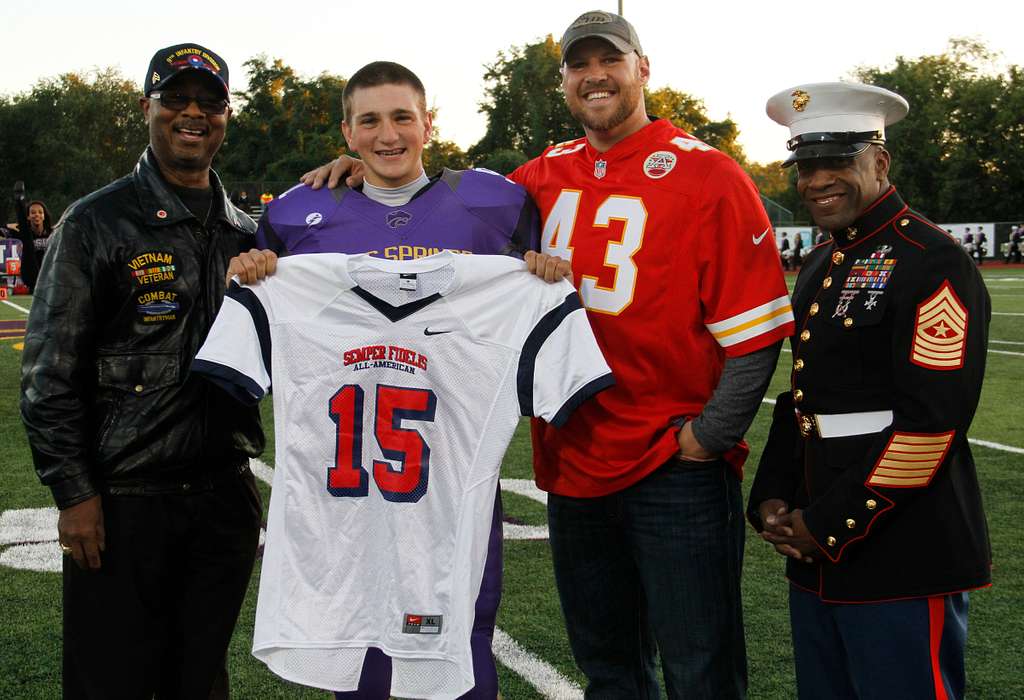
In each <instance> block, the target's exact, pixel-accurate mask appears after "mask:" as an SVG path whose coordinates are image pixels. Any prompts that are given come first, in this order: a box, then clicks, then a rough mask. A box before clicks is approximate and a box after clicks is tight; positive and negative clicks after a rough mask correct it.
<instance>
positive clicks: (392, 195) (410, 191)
mask: <svg viewBox="0 0 1024 700" xmlns="http://www.w3.org/2000/svg"><path fill="white" fill-rule="evenodd" d="M428 184H430V178H429V177H427V174H426V173H425V172H423V171H422V170H421V171H420V176H419V177H418V178H416V179H415V180H413V181H412V182H409V183H406V184H404V185H402V186H401V187H377V186H375V185H371V184H370V183H369V182H365V181H364V182H363V194H364V195H366V196H367V197H369V198H370V199H372V200H373V201H375V202H378V203H380V204H383V205H385V206H389V207H400V206H402V205H403V204H408V203H409V200H411V199H412V198H413V195H415V194H416V193H417V192H419V191H420V190H421V189H423V187H424V185H428Z"/></svg>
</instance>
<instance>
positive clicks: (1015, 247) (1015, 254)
mask: <svg viewBox="0 0 1024 700" xmlns="http://www.w3.org/2000/svg"><path fill="white" fill-rule="evenodd" d="M1022 243H1024V224H1017V225H1016V226H1014V227H1013V228H1012V229H1010V245H1009V247H1008V248H1007V249H1006V258H1005V259H1004V262H1005V263H1006V264H1010V263H1011V262H1013V263H1017V264H1018V265H1019V264H1020V260H1021V253H1020V248H1021V244H1022Z"/></svg>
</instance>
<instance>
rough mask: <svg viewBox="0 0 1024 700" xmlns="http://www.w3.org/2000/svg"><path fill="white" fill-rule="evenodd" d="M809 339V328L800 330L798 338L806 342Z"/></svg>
mask: <svg viewBox="0 0 1024 700" xmlns="http://www.w3.org/2000/svg"><path fill="white" fill-rule="evenodd" d="M810 339H811V332H810V331H809V330H803V331H801V332H800V340H802V341H804V342H807V341H808V340H810Z"/></svg>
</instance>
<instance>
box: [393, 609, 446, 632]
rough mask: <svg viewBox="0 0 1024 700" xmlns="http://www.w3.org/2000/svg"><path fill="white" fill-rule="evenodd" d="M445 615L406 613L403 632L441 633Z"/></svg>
mask: <svg viewBox="0 0 1024 700" xmlns="http://www.w3.org/2000/svg"><path fill="white" fill-rule="evenodd" d="M443 620H444V616H443V615H414V614H411V613H406V615H405V624H404V625H402V632H404V633H405V634H441V623H442V622H443Z"/></svg>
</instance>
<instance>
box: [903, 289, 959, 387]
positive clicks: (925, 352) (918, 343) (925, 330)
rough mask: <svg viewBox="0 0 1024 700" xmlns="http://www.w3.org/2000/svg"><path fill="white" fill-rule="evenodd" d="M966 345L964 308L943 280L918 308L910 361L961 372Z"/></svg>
mask: <svg viewBox="0 0 1024 700" xmlns="http://www.w3.org/2000/svg"><path fill="white" fill-rule="evenodd" d="M966 344H967V309H966V308H964V305H963V303H962V302H961V301H960V299H959V298H958V297H957V295H956V292H954V291H953V287H952V286H951V285H950V284H949V280H946V281H945V282H943V283H942V286H941V287H939V289H938V291H936V292H935V293H934V294H932V295H931V296H930V297H929V298H928V299H926V300H925V301H923V302H921V304H920V305H919V306H918V307H917V321H916V323H915V325H914V345H913V347H912V348H911V350H910V361H911V362H913V363H914V364H915V365H919V366H921V367H924V368H926V369H936V370H941V371H946V370H952V369H960V368H961V367H963V366H964V348H965V346H966Z"/></svg>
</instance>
